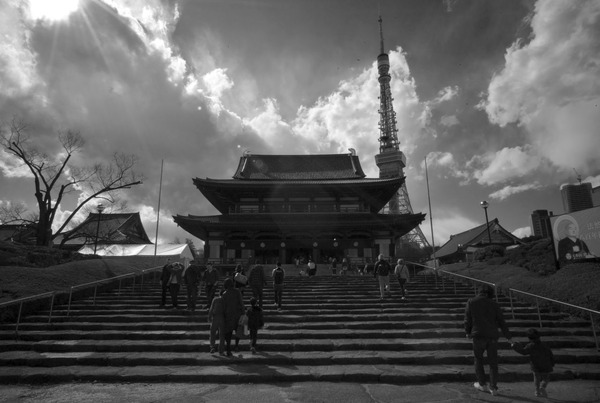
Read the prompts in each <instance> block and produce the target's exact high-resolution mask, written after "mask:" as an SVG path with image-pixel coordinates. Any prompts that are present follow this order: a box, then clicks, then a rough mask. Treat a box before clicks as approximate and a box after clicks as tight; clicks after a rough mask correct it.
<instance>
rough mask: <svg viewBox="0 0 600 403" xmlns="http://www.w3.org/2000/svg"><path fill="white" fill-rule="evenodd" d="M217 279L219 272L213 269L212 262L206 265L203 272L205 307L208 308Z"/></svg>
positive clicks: (213, 294) (215, 290)
mask: <svg viewBox="0 0 600 403" xmlns="http://www.w3.org/2000/svg"><path fill="white" fill-rule="evenodd" d="M218 281H219V273H217V271H216V270H215V268H214V267H213V265H212V263H208V264H207V265H206V271H205V272H204V286H205V288H206V309H210V305H211V304H212V300H213V298H214V297H215V294H216V292H217V282H218Z"/></svg>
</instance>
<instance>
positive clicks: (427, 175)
mask: <svg viewBox="0 0 600 403" xmlns="http://www.w3.org/2000/svg"><path fill="white" fill-rule="evenodd" d="M425 180H426V182H427V202H428V203H429V225H430V227H431V247H432V248H433V253H432V256H433V268H434V269H436V270H437V260H436V258H435V240H434V239H433V216H432V215H431V197H430V195H429V173H428V172H427V156H425Z"/></svg>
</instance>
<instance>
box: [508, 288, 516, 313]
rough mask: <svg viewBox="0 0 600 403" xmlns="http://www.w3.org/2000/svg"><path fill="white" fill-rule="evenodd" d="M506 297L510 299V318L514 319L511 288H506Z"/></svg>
mask: <svg viewBox="0 0 600 403" xmlns="http://www.w3.org/2000/svg"><path fill="white" fill-rule="evenodd" d="M508 298H509V299H510V313H511V314H512V318H513V320H514V319H515V309H514V308H513V301H512V289H510V288H509V289H508Z"/></svg>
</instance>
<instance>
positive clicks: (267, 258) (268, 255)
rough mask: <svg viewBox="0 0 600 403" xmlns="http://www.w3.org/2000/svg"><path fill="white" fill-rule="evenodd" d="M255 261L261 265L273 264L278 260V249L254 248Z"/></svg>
mask: <svg viewBox="0 0 600 403" xmlns="http://www.w3.org/2000/svg"><path fill="white" fill-rule="evenodd" d="M254 256H255V258H256V259H255V263H256V264H262V265H273V266H274V265H275V263H277V261H278V260H279V250H278V249H263V248H260V249H255V250H254Z"/></svg>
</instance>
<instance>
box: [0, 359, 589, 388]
mask: <svg viewBox="0 0 600 403" xmlns="http://www.w3.org/2000/svg"><path fill="white" fill-rule="evenodd" d="M217 359H219V360H221V361H222V363H223V364H222V365H219V366H201V365H177V366H163V365H160V366H156V365H138V366H133V367H114V366H101V367H98V366H65V367H53V368H44V367H30V366H11V367H0V383H3V384H7V383H16V382H28V383H36V384H37V383H41V382H45V383H49V382H53V383H56V382H111V383H124V382H148V383H151V382H160V383H165V382H179V383H181V382H190V383H194V384H200V383H224V384H243V383H269V384H270V383H281V382H285V383H288V382H360V383H387V384H397V385H408V384H422V383H430V382H434V381H435V382H472V381H473V367H472V365H429V366H422V365H387V364H383V365H377V366H371V365H327V366H312V365H260V364H254V365H253V364H248V365H247V364H245V363H243V362H241V361H243V360H244V359H243V358H239V357H238V358H226V357H219V358H217ZM577 374H585V378H584V379H590V380H600V368H599V366H598V365H597V364H578V365H569V364H563V365H558V366H556V367H555V369H554V372H553V374H552V379H553V380H555V381H558V380H570V379H573V378H575V377H576V375H577ZM531 376H532V375H531V371H530V369H529V366H528V365H523V364H515V365H503V366H502V367H501V370H500V373H499V382H502V383H506V382H525V381H527V382H531Z"/></svg>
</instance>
